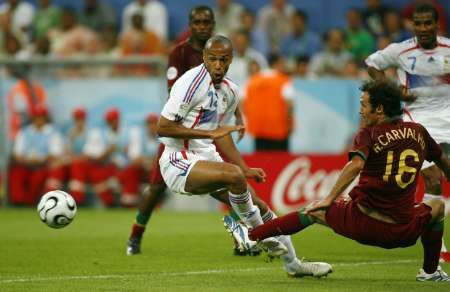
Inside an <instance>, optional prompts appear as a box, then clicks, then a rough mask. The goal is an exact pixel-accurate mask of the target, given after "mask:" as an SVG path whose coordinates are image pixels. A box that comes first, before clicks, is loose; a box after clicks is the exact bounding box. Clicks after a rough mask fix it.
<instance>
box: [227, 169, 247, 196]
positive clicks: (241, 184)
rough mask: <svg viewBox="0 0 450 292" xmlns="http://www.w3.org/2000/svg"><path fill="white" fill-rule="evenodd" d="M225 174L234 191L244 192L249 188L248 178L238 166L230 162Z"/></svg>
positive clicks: (237, 192) (235, 192)
mask: <svg viewBox="0 0 450 292" xmlns="http://www.w3.org/2000/svg"><path fill="white" fill-rule="evenodd" d="M224 175H225V180H226V181H227V182H228V185H229V188H230V191H231V192H232V193H234V194H242V193H244V192H245V191H246V190H247V180H246V178H245V175H244V173H243V172H242V170H241V169H240V168H239V167H238V166H236V165H232V164H229V165H228V166H227V167H226V169H225V172H224Z"/></svg>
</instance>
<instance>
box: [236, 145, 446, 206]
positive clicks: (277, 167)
mask: <svg viewBox="0 0 450 292" xmlns="http://www.w3.org/2000/svg"><path fill="white" fill-rule="evenodd" d="M244 159H245V161H246V162H247V164H248V165H250V166H252V167H260V168H262V169H264V171H265V172H266V174H267V180H266V182H264V183H260V184H258V183H255V182H253V181H251V182H250V183H251V185H252V186H253V187H254V188H255V190H256V192H257V194H258V195H259V196H260V197H261V198H262V199H263V200H264V201H265V202H266V203H267V204H269V206H270V207H271V208H272V209H273V210H275V211H276V212H279V213H281V214H284V213H287V212H290V211H294V210H297V209H299V208H300V207H302V206H305V205H307V204H308V203H310V202H312V201H314V200H318V199H321V198H323V197H325V196H326V195H328V193H329V191H330V190H331V188H332V187H333V185H334V183H335V182H336V180H337V178H338V176H339V173H340V171H341V169H342V167H343V166H344V165H345V163H347V154H336V155H332V154H324V155H294V154H289V153H284V152H259V153H255V154H251V155H245V156H244ZM356 183H357V180H355V181H354V182H353V183H352V185H350V186H349V188H348V189H347V190H346V191H349V190H350V189H351V188H352V187H353V186H354V185H355V184H356ZM443 193H444V199H445V200H446V206H447V214H449V208H448V207H450V184H449V183H447V182H445V183H444V189H443ZM422 197H423V181H422V179H419V187H418V192H417V199H418V200H419V201H420V200H421V198H422Z"/></svg>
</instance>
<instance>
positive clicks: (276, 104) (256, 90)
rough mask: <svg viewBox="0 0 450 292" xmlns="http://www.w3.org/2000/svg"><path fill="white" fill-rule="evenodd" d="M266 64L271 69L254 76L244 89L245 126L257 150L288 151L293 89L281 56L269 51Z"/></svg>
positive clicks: (291, 125) (292, 110)
mask: <svg viewBox="0 0 450 292" xmlns="http://www.w3.org/2000/svg"><path fill="white" fill-rule="evenodd" d="M269 66H270V70H262V71H261V72H260V73H257V74H255V75H253V76H252V77H251V78H250V79H249V81H248V83H247V86H246V88H245V93H244V101H243V107H244V113H245V117H246V127H247V130H248V133H249V134H250V135H252V136H253V137H254V139H255V149H256V150H257V151H267V150H278V151H288V149H289V136H290V134H291V132H292V128H293V112H294V98H295V90H294V87H293V85H292V82H291V80H290V78H289V76H288V75H287V74H286V73H284V72H285V62H284V58H283V57H282V56H281V55H278V54H271V55H270V56H269ZM268 109H270V110H268Z"/></svg>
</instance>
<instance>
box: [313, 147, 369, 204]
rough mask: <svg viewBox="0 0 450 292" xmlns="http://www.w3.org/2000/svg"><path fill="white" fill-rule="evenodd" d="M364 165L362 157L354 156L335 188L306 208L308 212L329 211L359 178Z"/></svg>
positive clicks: (345, 167)
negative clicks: (336, 200)
mask: <svg viewBox="0 0 450 292" xmlns="http://www.w3.org/2000/svg"><path fill="white" fill-rule="evenodd" d="M364 164H365V161H364V159H362V157H360V156H359V155H355V156H353V158H352V160H350V161H349V162H348V163H347V164H346V165H345V166H344V168H343V169H342V172H341V174H340V175H339V178H338V180H337V181H336V183H335V184H334V186H333V188H332V189H331V192H330V194H329V195H328V196H327V197H325V198H324V199H323V200H321V201H319V202H318V203H316V204H314V205H312V206H311V207H308V208H306V211H307V212H308V213H310V212H314V211H319V210H326V209H328V207H330V206H331V204H332V203H333V202H334V200H335V199H336V198H337V197H339V196H340V195H342V193H343V192H344V191H345V189H346V188H347V187H348V186H349V185H350V184H351V183H352V181H353V180H354V179H355V178H356V177H357V176H358V174H359V173H360V172H361V170H362V169H363V168H364Z"/></svg>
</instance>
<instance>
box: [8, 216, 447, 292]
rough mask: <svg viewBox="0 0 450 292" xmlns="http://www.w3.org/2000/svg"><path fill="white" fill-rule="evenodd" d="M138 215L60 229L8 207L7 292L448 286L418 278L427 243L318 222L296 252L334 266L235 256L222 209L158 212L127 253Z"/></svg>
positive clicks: (82, 219)
mask: <svg viewBox="0 0 450 292" xmlns="http://www.w3.org/2000/svg"><path fill="white" fill-rule="evenodd" d="M133 218H134V211H133V210H91V209H79V210H78V214H77V217H76V218H75V220H74V222H73V223H72V224H71V225H69V226H68V227H66V228H63V229H59V230H56V229H51V228H49V227H47V226H46V225H44V224H43V223H42V222H40V220H39V218H38V215H37V212H36V211H35V210H34V209H8V208H3V209H0V291H233V292H235V291H408V292H410V291H450V284H447V283H419V282H416V281H415V275H416V273H417V271H418V269H419V267H420V266H421V258H422V251H421V247H420V244H417V245H416V246H414V247H411V248H407V249H396V250H383V249H379V248H373V247H365V246H362V245H359V244H357V243H355V242H353V241H351V240H348V239H345V238H342V237H339V236H337V235H335V234H333V232H332V231H330V230H328V229H326V228H324V227H321V226H313V227H310V228H309V229H308V230H306V231H304V232H302V233H301V234H297V235H295V236H294V237H293V240H294V245H295V247H296V248H297V253H298V256H299V257H305V258H307V259H309V260H322V261H327V262H329V263H331V264H332V265H333V268H334V272H333V273H332V274H331V275H330V276H328V277H327V278H322V279H315V278H309V277H306V278H289V277H287V275H286V274H285V272H284V271H283V269H282V267H281V262H280V261H279V260H277V261H274V262H272V263H266V262H264V257H263V256H259V257H236V256H233V255H232V250H231V248H232V242H231V239H230V237H229V235H228V234H227V233H226V232H225V230H224V228H223V226H222V222H221V214H219V213H174V212H168V211H161V212H157V213H156V214H155V215H154V217H153V220H152V221H151V222H150V225H149V228H148V230H147V232H146V234H145V237H144V242H143V254H141V255H138V256H132V257H129V256H126V255H125V242H126V240H127V237H128V234H129V231H130V226H131V223H132V221H133ZM447 221H448V220H447ZM447 225H448V224H447ZM449 234H450V232H449V231H447V232H446V235H447V236H446V238H447V243H449V244H450V237H449V236H448V235H449ZM442 266H443V268H444V270H446V271H447V272H450V265H448V264H443V265H442Z"/></svg>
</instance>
